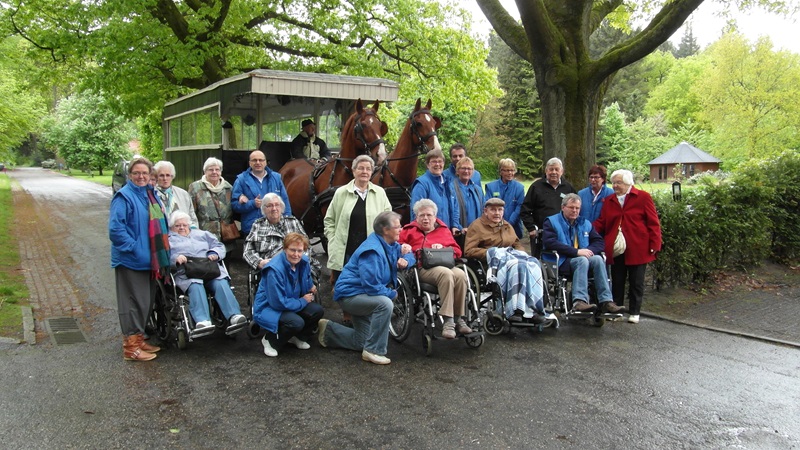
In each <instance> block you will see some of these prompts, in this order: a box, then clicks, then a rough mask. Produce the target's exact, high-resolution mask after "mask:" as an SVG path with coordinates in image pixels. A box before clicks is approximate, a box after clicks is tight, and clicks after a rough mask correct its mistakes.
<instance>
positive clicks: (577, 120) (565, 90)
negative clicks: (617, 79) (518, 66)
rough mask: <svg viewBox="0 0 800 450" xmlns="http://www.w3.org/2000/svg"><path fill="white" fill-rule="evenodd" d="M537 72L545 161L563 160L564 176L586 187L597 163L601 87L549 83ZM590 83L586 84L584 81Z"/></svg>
mask: <svg viewBox="0 0 800 450" xmlns="http://www.w3.org/2000/svg"><path fill="white" fill-rule="evenodd" d="M542 78H544V77H543V76H540V75H539V74H538V73H537V74H536V80H537V83H536V84H537V90H538V92H539V98H540V99H541V102H542V127H543V140H544V158H543V160H544V162H545V164H546V162H547V160H548V159H550V158H553V157H557V158H559V159H561V161H562V162H563V163H564V176H565V178H566V179H567V181H569V182H570V183H572V184H573V185H575V187H576V188H577V187H579V186H580V187H583V185H584V184H585V182H584V181H585V178H586V174H587V173H588V171H589V168H590V167H591V166H593V165H594V164H595V161H596V153H595V135H596V134H597V121H598V118H599V115H600V106H601V102H602V100H601V99H602V95H601V90H602V89H601V88H600V87H590V86H585V85H581V84H580V82H578V83H575V85H574V86H564V85H563V84H561V85H554V86H551V85H548V84H547V83H544V82H540V81H539V80H540V79H542ZM584 84H587V83H584Z"/></svg>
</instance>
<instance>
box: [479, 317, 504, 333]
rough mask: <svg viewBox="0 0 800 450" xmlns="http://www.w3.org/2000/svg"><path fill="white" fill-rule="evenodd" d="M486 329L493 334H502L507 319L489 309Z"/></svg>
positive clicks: (484, 325) (485, 324)
mask: <svg viewBox="0 0 800 450" xmlns="http://www.w3.org/2000/svg"><path fill="white" fill-rule="evenodd" d="M483 327H484V329H485V330H486V332H487V333H489V335H491V336H500V335H501V334H503V329H504V328H505V321H504V320H503V318H502V317H500V316H498V315H497V314H496V313H495V312H494V311H489V312H488V313H487V314H486V323H484V324H483Z"/></svg>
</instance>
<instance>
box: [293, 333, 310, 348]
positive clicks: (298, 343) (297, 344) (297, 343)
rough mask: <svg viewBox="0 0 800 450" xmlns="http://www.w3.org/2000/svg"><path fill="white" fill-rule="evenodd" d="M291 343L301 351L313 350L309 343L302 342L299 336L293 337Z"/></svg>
mask: <svg viewBox="0 0 800 450" xmlns="http://www.w3.org/2000/svg"><path fill="white" fill-rule="evenodd" d="M289 343H290V344H294V346H295V347H297V348H299V349H300V350H308V349H310V348H311V346H310V345H308V342H304V341H301V340H300V339H298V338H297V336H292V337H291V338H290V339H289Z"/></svg>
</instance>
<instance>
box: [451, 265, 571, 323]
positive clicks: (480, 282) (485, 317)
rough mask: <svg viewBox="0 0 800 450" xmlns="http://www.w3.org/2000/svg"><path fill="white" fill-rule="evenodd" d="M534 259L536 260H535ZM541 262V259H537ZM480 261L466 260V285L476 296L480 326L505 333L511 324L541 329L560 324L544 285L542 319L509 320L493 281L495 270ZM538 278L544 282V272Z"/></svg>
mask: <svg viewBox="0 0 800 450" xmlns="http://www.w3.org/2000/svg"><path fill="white" fill-rule="evenodd" d="M537 261H538V260H537ZM539 265H540V266H541V261H539ZM487 266H488V264H486V263H485V262H484V261H481V260H477V259H470V260H468V261H467V266H466V267H467V277H468V278H469V284H470V286H475V296H476V297H477V300H478V311H479V316H480V317H481V318H482V322H483V327H484V330H485V331H486V333H487V334H489V335H490V336H499V335H501V334H508V333H510V332H511V329H512V328H530V329H536V330H538V331H539V332H542V331H543V330H544V329H545V328H558V327H559V326H560V323H559V320H558V316H556V315H555V314H554V313H553V305H552V302H551V301H550V297H549V296H548V295H547V289H546V287H543V289H542V290H543V293H544V298H543V302H544V309H545V315H544V321H543V322H542V323H535V322H534V321H533V320H530V319H524V320H523V321H521V322H512V321H510V320H508V318H506V316H505V314H504V312H503V311H504V308H505V298H504V296H503V291H502V288H501V286H500V284H499V283H498V282H497V278H496V274H495V273H494V270H493V269H492V268H491V267H487ZM542 272H544V270H543V271H542ZM542 281H543V282H545V277H544V273H543V274H542Z"/></svg>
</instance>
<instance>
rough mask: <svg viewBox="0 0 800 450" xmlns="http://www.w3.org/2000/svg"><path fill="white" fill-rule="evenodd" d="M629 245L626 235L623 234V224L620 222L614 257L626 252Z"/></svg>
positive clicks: (615, 240)
mask: <svg viewBox="0 0 800 450" xmlns="http://www.w3.org/2000/svg"><path fill="white" fill-rule="evenodd" d="M627 247H628V243H627V242H626V241H625V235H624V234H622V224H621V223H620V225H619V228H618V229H617V237H616V239H614V252H613V254H614V258H616V257H617V256H619V255H621V254H623V253H625V249H626V248H627Z"/></svg>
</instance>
